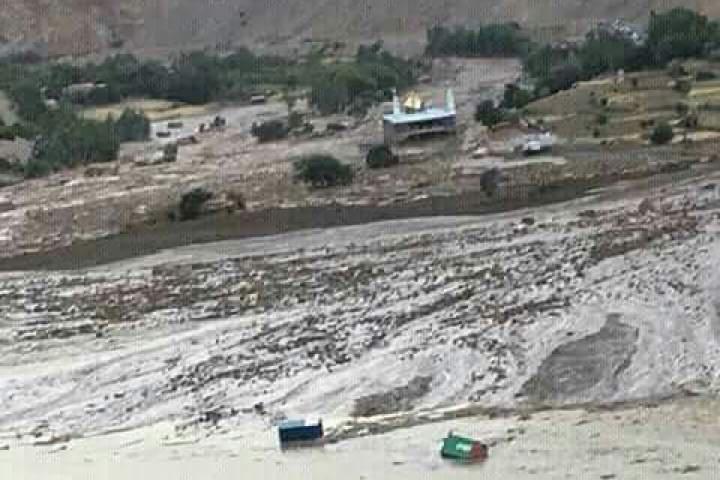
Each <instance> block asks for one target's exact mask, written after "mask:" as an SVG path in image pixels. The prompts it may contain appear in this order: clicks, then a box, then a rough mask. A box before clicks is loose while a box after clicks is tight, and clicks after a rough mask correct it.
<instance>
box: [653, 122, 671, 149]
mask: <svg viewBox="0 0 720 480" xmlns="http://www.w3.org/2000/svg"><path fill="white" fill-rule="evenodd" d="M674 137H675V133H673V129H672V127H671V126H670V125H669V124H668V123H666V122H663V123H659V124H658V125H657V126H655V128H654V129H653V131H652V133H651V134H650V141H651V142H652V143H653V144H655V145H665V144H667V143H670V142H671V141H672V139H673V138H674Z"/></svg>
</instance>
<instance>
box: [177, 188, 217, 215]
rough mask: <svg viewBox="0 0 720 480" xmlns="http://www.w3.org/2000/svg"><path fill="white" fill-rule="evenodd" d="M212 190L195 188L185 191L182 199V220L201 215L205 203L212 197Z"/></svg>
mask: <svg viewBox="0 0 720 480" xmlns="http://www.w3.org/2000/svg"><path fill="white" fill-rule="evenodd" d="M212 196H213V195H212V192H208V191H207V190H205V189H204V188H201V187H197V188H193V189H192V190H190V191H189V192H187V193H185V194H184V195H183V196H182V198H181V199H180V207H179V212H178V213H179V217H180V221H184V220H192V219H194V218H197V217H199V216H200V213H201V212H202V208H203V206H204V205H205V203H206V202H207V201H208V200H210V199H211V198H212Z"/></svg>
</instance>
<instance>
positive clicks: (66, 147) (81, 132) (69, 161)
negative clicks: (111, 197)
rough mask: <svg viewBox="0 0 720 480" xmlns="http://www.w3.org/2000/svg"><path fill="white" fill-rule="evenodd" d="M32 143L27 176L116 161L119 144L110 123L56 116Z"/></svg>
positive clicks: (66, 114)
mask: <svg viewBox="0 0 720 480" xmlns="http://www.w3.org/2000/svg"><path fill="white" fill-rule="evenodd" d="M46 121H47V123H48V126H47V127H46V130H44V132H43V133H42V134H41V135H40V137H39V139H38V141H36V142H35V145H34V148H33V165H31V166H30V168H29V170H28V171H29V175H30V176H38V175H39V174H43V172H45V173H48V172H50V171H52V170H57V169H59V168H63V167H75V166H78V165H85V164H88V163H95V162H109V161H112V160H115V159H116V158H117V153H118V150H119V149H120V142H119V140H118V138H117V135H116V134H115V128H114V127H115V126H114V123H113V122H112V121H111V120H108V121H105V122H95V121H91V120H84V119H80V118H77V117H75V116H73V115H70V114H68V113H62V112H59V113H58V115H57V117H55V118H53V119H48V120H46Z"/></svg>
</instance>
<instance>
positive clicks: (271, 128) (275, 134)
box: [250, 120, 288, 143]
mask: <svg viewBox="0 0 720 480" xmlns="http://www.w3.org/2000/svg"><path fill="white" fill-rule="evenodd" d="M250 133H251V134H252V135H253V137H255V138H257V139H258V142H260V143H264V142H273V141H276V140H282V139H283V138H285V137H287V135H288V127H287V125H285V122H283V121H282V120H268V121H267V122H262V123H253V125H252V127H251V129H250Z"/></svg>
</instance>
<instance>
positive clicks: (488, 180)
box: [480, 168, 502, 197]
mask: <svg viewBox="0 0 720 480" xmlns="http://www.w3.org/2000/svg"><path fill="white" fill-rule="evenodd" d="M501 179H502V173H501V172H500V169H498V168H491V169H490V170H487V171H485V172H483V174H482V175H481V176H480V188H482V190H483V192H485V195H487V196H488V197H492V196H494V195H495V194H496V193H497V190H498V186H499V183H500V180H501Z"/></svg>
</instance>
